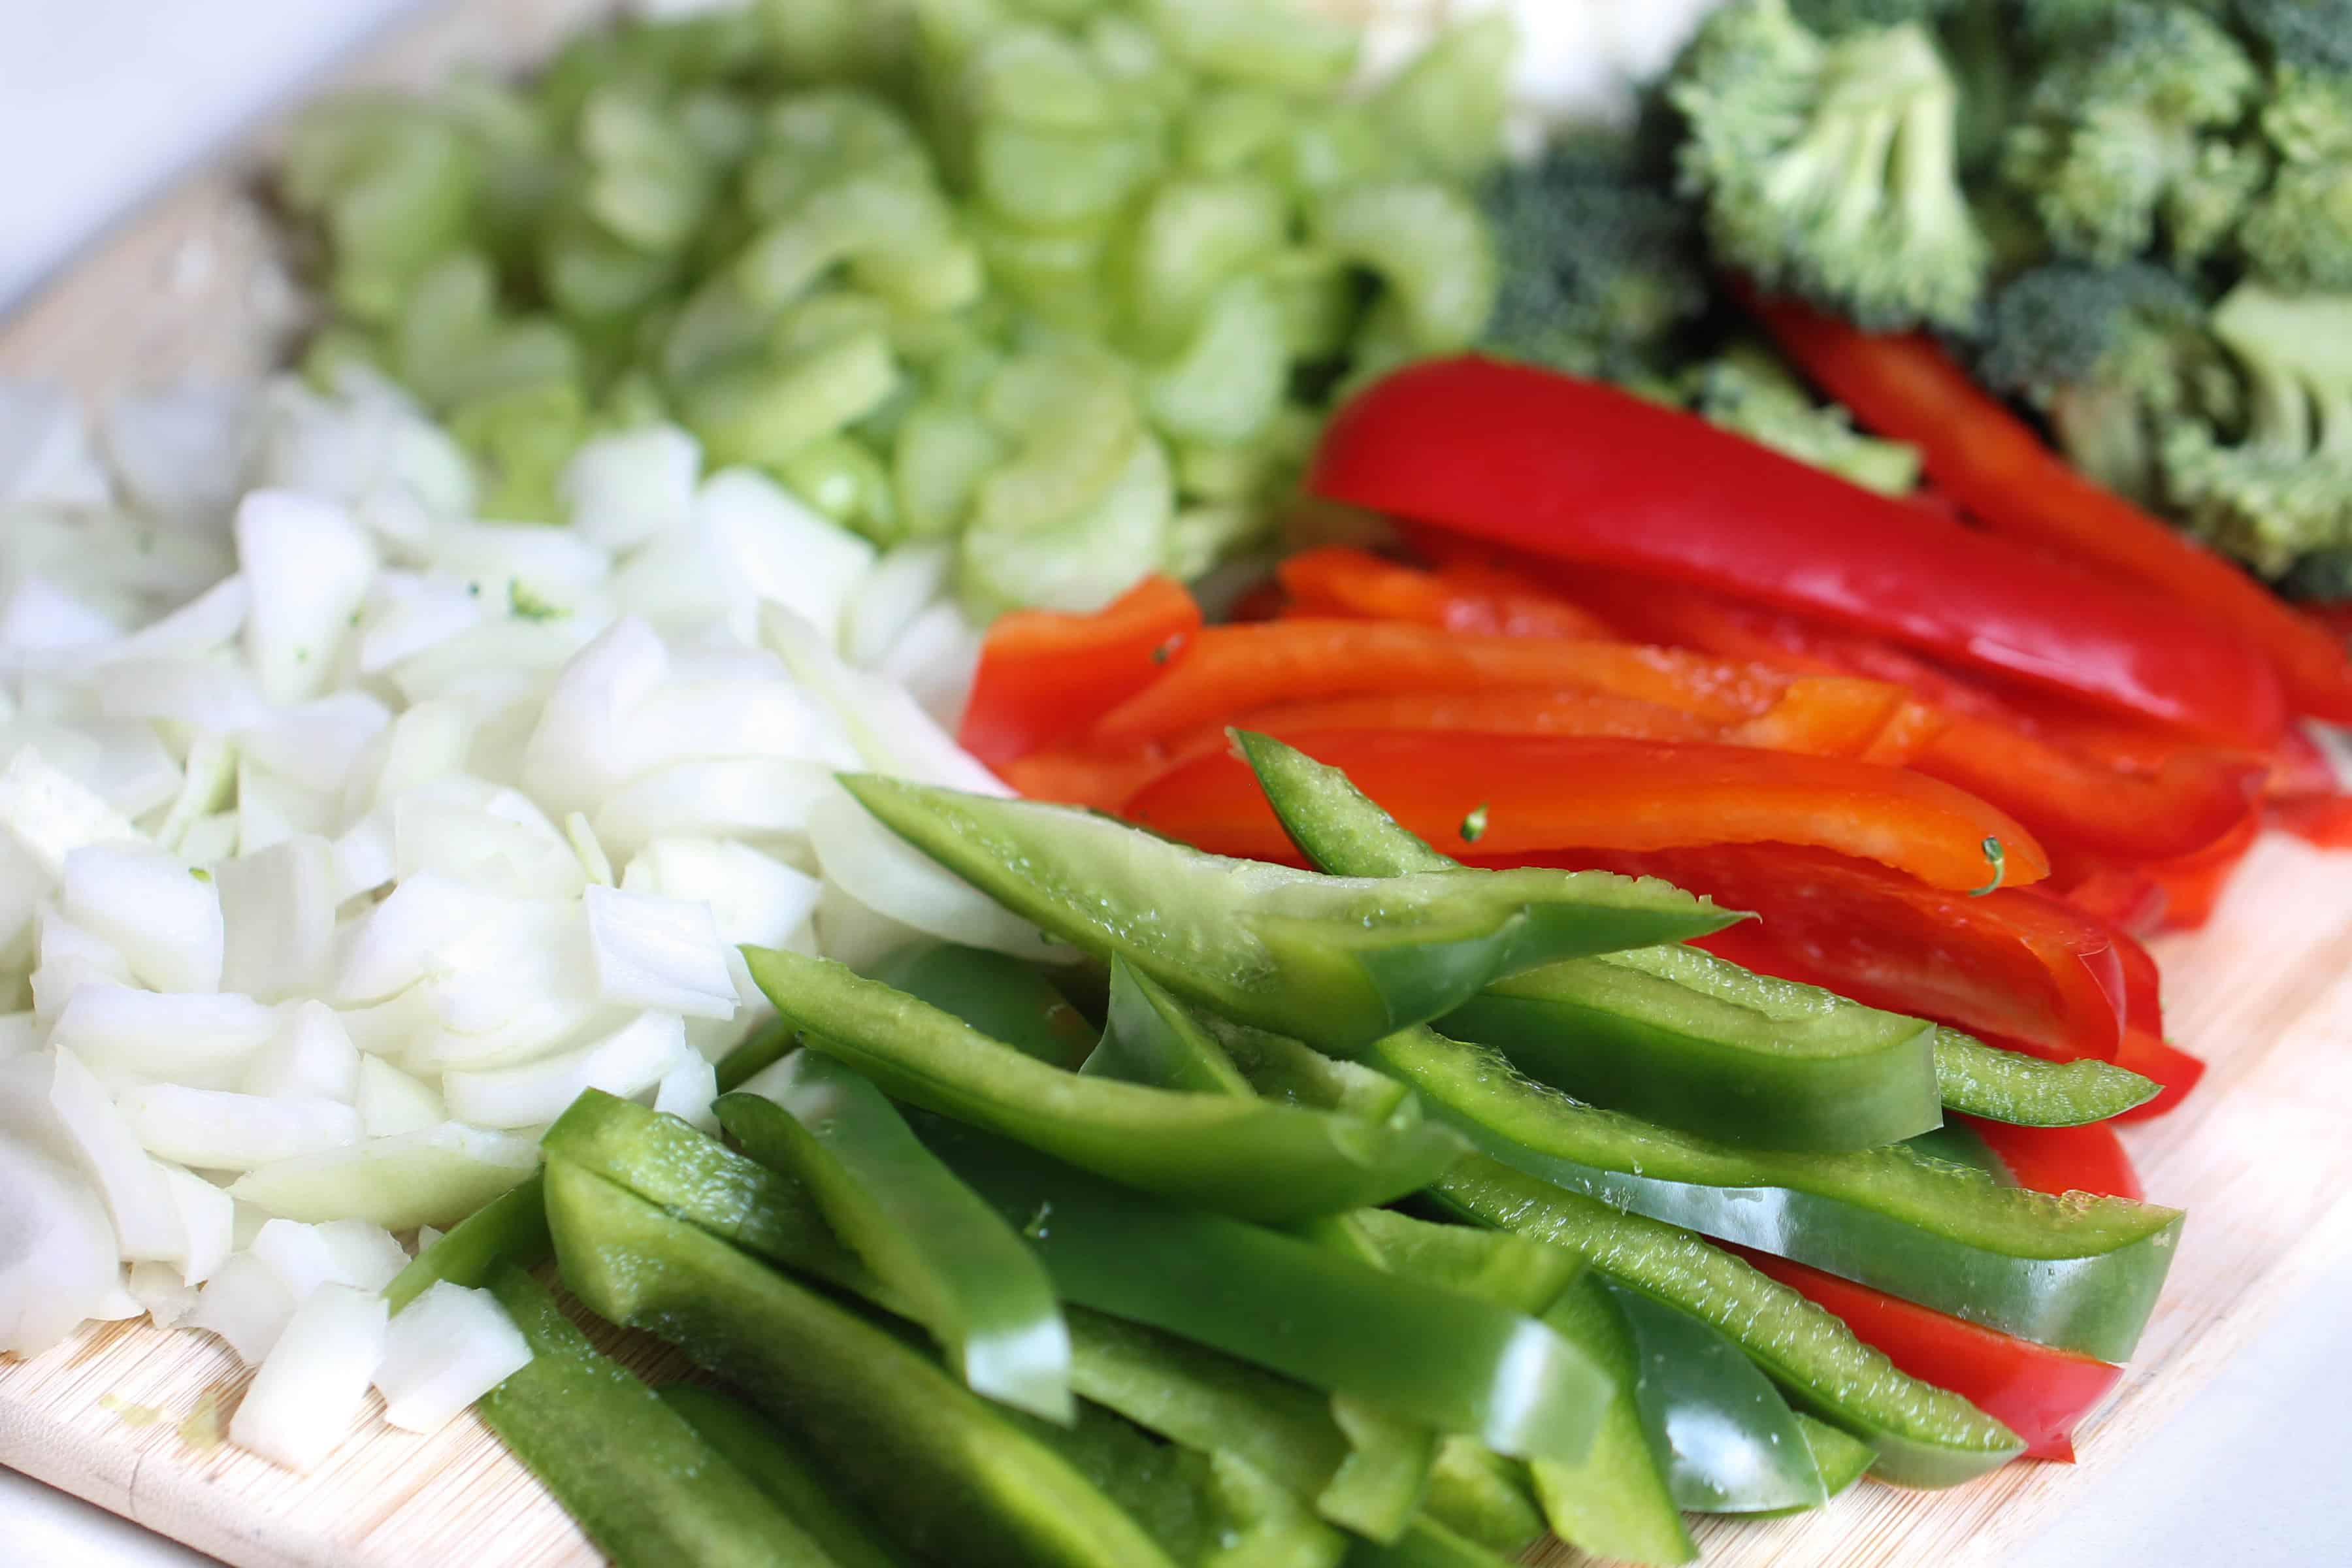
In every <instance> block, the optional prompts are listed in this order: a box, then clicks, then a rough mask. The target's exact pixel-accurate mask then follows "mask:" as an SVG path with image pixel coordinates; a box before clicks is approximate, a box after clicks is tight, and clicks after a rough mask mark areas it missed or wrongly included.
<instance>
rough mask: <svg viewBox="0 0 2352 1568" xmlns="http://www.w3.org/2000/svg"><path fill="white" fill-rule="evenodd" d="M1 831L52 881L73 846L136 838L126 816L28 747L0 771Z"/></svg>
mask: <svg viewBox="0 0 2352 1568" xmlns="http://www.w3.org/2000/svg"><path fill="white" fill-rule="evenodd" d="M0 832H5V833H6V834H7V835H8V836H9V837H11V838H13V839H14V840H15V841H16V847H18V848H20V849H22V850H23V851H24V852H25V854H26V857H27V858H30V859H31V860H32V862H33V864H34V865H35V866H37V867H38V868H40V870H41V872H42V874H43V875H44V876H46V877H47V878H48V879H51V880H52V881H55V880H57V879H59V878H62V877H63V876H64V875H65V869H66V857H67V856H68V855H70V854H72V853H73V852H74V851H75V850H77V849H79V848H82V847H85V846H87V845H91V844H113V843H121V842H122V841H124V840H126V839H136V838H137V837H139V830H138V829H137V828H136V827H133V826H131V821H130V819H129V818H128V817H126V816H123V815H122V814H121V812H119V811H117V810H115V809H114V808H113V807H112V806H110V805H107V804H106V802H105V801H103V800H101V799H100V798H99V797H98V796H97V795H94V794H92V793H91V792H90V791H89V789H88V788H87V787H85V786H84V785H82V784H79V783H77V782H76V781H75V780H74V779H72V778H71V777H69V776H68V775H67V774H66V773H63V772H61V771H60V770H58V769H57V768H54V767H52V766H50V765H49V763H47V761H45V760H44V759H43V758H42V756H41V753H40V752H39V751H38V750H37V749H36V748H34V747H31V746H26V747H25V748H24V749H23V750H22V751H19V752H17V753H16V755H15V756H14V757H12V758H11V759H9V763H8V766H7V768H6V769H5V771H0Z"/></svg>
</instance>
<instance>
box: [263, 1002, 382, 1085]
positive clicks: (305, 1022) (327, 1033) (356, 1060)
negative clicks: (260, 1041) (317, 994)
mask: <svg viewBox="0 0 2352 1568" xmlns="http://www.w3.org/2000/svg"><path fill="white" fill-rule="evenodd" d="M359 1079H360V1048H359V1047H357V1046H355V1045H353V1044H352V1035H351V1031H350V1030H349V1029H346V1028H344V1027H343V1021H342V1020H341V1018H339V1017H337V1016H335V1010H334V1009H333V1008H332V1007H330V1006H328V1005H326V1004H325V1003H324V1002H298V1003H295V1004H294V1005H291V1006H289V1008H287V1009H286V1011H285V1013H284V1015H283V1016H282V1017H281V1018H280V1019H279V1021H278V1033H277V1034H276V1035H274V1036H272V1037H270V1040H269V1043H268V1044H267V1045H265V1046H263V1047H261V1049H260V1050H259V1051H257V1052H256V1053H255V1054H254V1058H253V1060H252V1061H251V1062H249V1063H247V1066H246V1069H245V1081H244V1084H243V1086H242V1087H243V1089H244V1090H245V1092H246V1093H247V1094H257V1095H260V1096H262V1097H264V1098H265V1099H268V1100H341V1101H343V1102H345V1103H346V1104H348V1103H350V1101H351V1099H352V1095H353V1093H355V1092H356V1091H357V1089H359Z"/></svg>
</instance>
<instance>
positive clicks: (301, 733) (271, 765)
mask: <svg viewBox="0 0 2352 1568" xmlns="http://www.w3.org/2000/svg"><path fill="white" fill-rule="evenodd" d="M391 722H392V713H391V710H388V709H387V708H385V707H384V705H383V703H382V702H380V701H378V700H376V699H375V698H373V697H372V696H370V695H368V694H367V693H366V692H364V691H338V692H334V693H332V694H331V695H329V696H326V697H320V698H316V699H313V700H310V701H309V702H299V703H296V704H295V705H294V706H292V707H290V708H280V709H278V710H277V711H276V712H275V713H272V714H271V715H270V716H269V717H268V718H267V719H265V720H263V721H260V722H258V723H256V724H252V725H249V726H247V728H246V729H244V730H243V731H239V732H238V734H237V736H236V746H237V750H238V751H239V752H242V753H243V754H244V756H245V759H246V761H247V762H249V763H253V764H254V765H255V766H256V767H259V768H266V769H268V771H269V772H270V773H273V774H274V775H276V776H277V777H278V778H281V779H284V780H285V781H286V782H287V783H288V784H294V785H296V786H297V787H299V788H300V789H302V790H303V791H305V792H306V793H308V794H311V795H332V796H334V797H336V798H337V799H339V800H340V799H341V795H342V789H343V779H344V777H345V775H346V774H348V773H350V772H351V771H352V763H354V762H356V761H357V760H358V758H359V754H360V753H361V752H362V751H364V750H365V749H366V748H367V745H368V742H371V741H373V740H374V739H375V737H376V736H377V735H379V734H381V733H382V732H383V730H384V728H385V727H386V726H387V725H389V724H390V723H391Z"/></svg>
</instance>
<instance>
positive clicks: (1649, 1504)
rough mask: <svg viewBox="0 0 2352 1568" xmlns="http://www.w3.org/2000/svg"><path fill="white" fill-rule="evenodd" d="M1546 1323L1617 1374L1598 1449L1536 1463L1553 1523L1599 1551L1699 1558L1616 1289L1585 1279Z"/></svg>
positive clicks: (1645, 1559)
mask: <svg viewBox="0 0 2352 1568" xmlns="http://www.w3.org/2000/svg"><path fill="white" fill-rule="evenodd" d="M1544 1321H1546V1322H1549V1323H1550V1324H1551V1325H1552V1326H1553V1327H1554V1328H1556V1329H1558V1330H1559V1331H1561V1332H1562V1333H1564V1334H1567V1335H1569V1336H1570V1337H1571V1338H1573V1339H1574V1340H1575V1342H1577V1343H1578V1344H1580V1345H1583V1346H1584V1347H1585V1348H1586V1349H1587V1350H1588V1351H1589V1352H1591V1353H1592V1355H1593V1356H1594V1358H1595V1359H1596V1360H1597V1361H1599V1362H1600V1363H1601V1366H1602V1367H1603V1368H1604V1369H1605V1370H1606V1371H1607V1372H1608V1373H1609V1374H1610V1378H1611V1381H1612V1384H1614V1385H1615V1393H1614V1394H1612V1395H1611V1397H1610V1401H1609V1408H1608V1410H1607V1411H1606V1412H1605V1413H1603V1415H1601V1427H1600V1430H1599V1431H1597V1432H1596V1433H1594V1434H1593V1438H1592V1451H1591V1453H1590V1454H1587V1455H1586V1456H1585V1457H1584V1458H1583V1460H1582V1461H1581V1462H1580V1463H1578V1464H1574V1465H1558V1464H1548V1463H1543V1462H1540V1461H1539V1462H1538V1463H1537V1464H1535V1465H1533V1466H1530V1467H1529V1471H1530V1479H1532V1480H1533V1481H1534V1482H1535V1489H1536V1500H1537V1501H1538V1503H1539V1504H1540V1505H1541V1506H1542V1508H1543V1516H1544V1520H1545V1522H1547V1523H1549V1525H1550V1526H1551V1528H1552V1532H1553V1533H1554V1534H1556V1535H1558V1536H1559V1538H1560V1539H1561V1540H1562V1541H1565V1542H1568V1543H1569V1544H1570V1545H1571V1546H1573V1547H1575V1548H1576V1549H1577V1550H1578V1551H1580V1552H1587V1553H1589V1554H1591V1555H1592V1556H1594V1557H1613V1558H1622V1559H1624V1560H1625V1561H1627V1562H1632V1563H1654V1564H1658V1565H1659V1568H1670V1565H1672V1564H1676V1563H1688V1562H1691V1561H1692V1560H1694V1559H1695V1558H1696V1557H1697V1556H1698V1548H1697V1547H1696V1546H1695V1545H1693V1544H1692V1542H1691V1538H1690V1532H1689V1531H1687V1530H1685V1528H1684V1527H1683V1516H1682V1510H1680V1509H1679V1508H1677V1507H1676V1506H1675V1496H1674V1492H1673V1490H1672V1489H1670V1488H1669V1487H1668V1486H1667V1484H1666V1472H1665V1467H1664V1464H1663V1463H1662V1462H1661V1460H1660V1458H1659V1454H1658V1450H1657V1449H1656V1448H1655V1447H1653V1446H1652V1439H1651V1436H1650V1429H1649V1426H1648V1425H1647V1424H1646V1423H1645V1422H1644V1421H1643V1408H1642V1405H1641V1404H1640V1402H1639V1400H1638V1399H1637V1398H1636V1397H1635V1387H1636V1384H1638V1383H1639V1381H1640V1378H1641V1373H1642V1363H1641V1358H1640V1355H1639V1352H1637V1351H1636V1350H1635V1347H1634V1340H1633V1329H1632V1327H1631V1326H1630V1325H1629V1324H1628V1323H1627V1322H1626V1321H1625V1314H1624V1312H1623V1311H1622V1310H1621V1309H1620V1307H1619V1306H1618V1303H1617V1298H1616V1293H1615V1292H1614V1291H1613V1290H1612V1289H1611V1288H1610V1287H1609V1285H1608V1283H1607V1282H1606V1281H1604V1280H1602V1279H1601V1278H1599V1276H1598V1275H1589V1276H1587V1277H1585V1278H1583V1279H1579V1280H1577V1281H1576V1282H1575V1283H1574V1284H1573V1285H1571V1286H1570V1288H1569V1289H1567V1290H1566V1291H1564V1292H1563V1293H1562V1294H1561V1296H1560V1299H1559V1300H1558V1301H1555V1302H1554V1303H1552V1308H1551V1310H1550V1311H1549V1312H1547V1313H1545V1314H1544Z"/></svg>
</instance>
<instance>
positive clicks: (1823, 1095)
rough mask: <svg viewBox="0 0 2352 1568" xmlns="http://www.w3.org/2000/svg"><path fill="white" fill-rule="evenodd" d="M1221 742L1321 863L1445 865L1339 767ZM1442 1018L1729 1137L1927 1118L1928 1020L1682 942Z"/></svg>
mask: <svg viewBox="0 0 2352 1568" xmlns="http://www.w3.org/2000/svg"><path fill="white" fill-rule="evenodd" d="M1234 739H1235V741H1236V742H1238V744H1239V745H1240V747H1241V750H1242V753H1243V755H1244V757H1245V758H1246V759H1247V760H1248V762H1249V764H1250V767H1251V770H1252V771H1253V772H1255V773H1256V775H1257V780H1258V784H1259V786H1260V787H1261V788H1262V789H1264V790H1265V797H1266V800H1267V801H1268V803H1269V804H1271V805H1273V807H1274V811H1275V815H1276V816H1277V817H1278V818H1280V820H1281V822H1282V826H1283V830H1284V831H1285V832H1286V833H1287V834H1289V835H1290V837H1291V841H1292V842H1293V843H1295V844H1297V846H1298V847H1299V849H1300V851H1301V852H1302V853H1303V854H1305V855H1306V856H1307V858H1308V859H1309V860H1310V861H1312V862H1314V864H1316V865H1317V866H1318V867H1320V868H1322V869H1324V870H1326V871H1329V872H1332V873H1334V874H1336V875H1339V876H1343V877H1410V876H1425V875H1431V874H1434V873H1436V872H1439V871H1444V870H1446V869H1449V868H1453V867H1455V866H1457V865H1458V864H1459V862H1457V861H1455V860H1454V859H1452V858H1449V857H1447V856H1445V855H1443V854H1441V853H1439V852H1438V851H1437V850H1435V849H1433V848H1431V847H1429V846H1428V845H1427V844H1425V843H1423V841H1422V840H1421V839H1420V838H1419V837H1417V836H1415V835H1414V834H1413V833H1412V832H1411V831H1409V830H1408V829H1406V828H1405V827H1403V826H1400V825H1399V824H1398V822H1397V821H1396V819H1395V818H1393V817H1391V816H1389V814H1388V813H1387V812H1385V811H1383V810H1381V807H1380V806H1379V805H1377V804H1375V803H1374V802H1373V801H1371V800H1370V799H1368V798H1367V797H1366V796H1365V795H1364V794H1363V792H1361V791H1360V790H1359V789H1357V788H1356V786H1355V785H1354V784H1351V783H1349V780H1348V776H1347V775H1346V774H1345V773H1341V772H1340V771H1339V769H1337V768H1332V767H1326V766H1325V765H1324V764H1323V763H1318V762H1317V761H1315V760H1314V759H1313V758H1312V757H1309V756H1307V754H1306V753H1305V752H1300V751H1298V750H1297V749H1296V748H1295V747H1291V746H1286V745H1284V744H1283V743H1282V742H1279V741H1276V740H1274V739H1272V738H1270V737H1268V736H1265V735H1259V734H1251V733H1246V732H1241V733H1236V735H1235V736H1234ZM1443 1027H1444V1030H1445V1032H1446V1033H1448V1034H1450V1035H1453V1036H1455V1037H1458V1038H1462V1039H1470V1040H1477V1041H1479V1042H1481V1043H1483V1044H1486V1045H1490V1046H1493V1047H1496V1048H1497V1049H1499V1050H1501V1051H1502V1052H1503V1053H1504V1054H1505V1055H1506V1056H1507V1057H1509V1058H1511V1060H1512V1062H1513V1063H1514V1064H1515V1065H1517V1067H1518V1068H1519V1069H1520V1070H1521V1071H1522V1072H1525V1073H1526V1074H1528V1076H1529V1077H1530V1078H1534V1079H1538V1080H1540V1081H1542V1082H1544V1083H1549V1084H1551V1085H1554V1086H1555V1087H1557V1088H1559V1089H1566V1090H1568V1091H1569V1092H1570V1094H1573V1095H1576V1096H1577V1097H1578V1098H1580V1099H1582V1100H1590V1101H1591V1102H1593V1103H1594V1104H1597V1105H1609V1106H1615V1107H1618V1108H1619V1109H1622V1110H1627V1111H1630V1112H1633V1114H1635V1115H1638V1116H1642V1117H1643V1118H1645V1119H1647V1120H1649V1121H1657V1122H1661V1123H1663V1124H1664V1125H1666V1126H1669V1127H1680V1128H1684V1129H1686V1130H1688V1131H1694V1132H1704V1133H1706V1134H1707V1135H1708V1136H1710V1137H1715V1138H1719V1139H1721V1140H1723V1141H1724V1142H1730V1143H1739V1144H1743V1145H1748V1144H1752V1145H1757V1146H1760V1147H1766V1148H1781V1149H1805V1150H1818V1151H1824V1152H1826V1151H1835V1150H1844V1149H1870V1148H1875V1147H1876V1146H1878V1145H1879V1144H1882V1143H1892V1142H1897V1141H1899V1140H1901V1139H1905V1138H1908V1137H1910V1136H1911V1135H1912V1134H1913V1133H1916V1132H1922V1131H1926V1130H1927V1129H1928V1128H1930V1127H1933V1126H1935V1125H1937V1122H1938V1121H1941V1120H1942V1116H1943V1112H1942V1110H1941V1106H1940V1101H1939V1096H1938V1095H1937V1086H1936V1064H1935V1058H1934V1056H1933V1053H1932V1050H1931V1047H1930V1040H1931V1035H1932V1030H1931V1029H1930V1026H1928V1025H1927V1024H1925V1023H1922V1022H1921V1021H1919V1020H1917V1019H1916V1018H1904V1017H1900V1016H1896V1015H1895V1014H1892V1013H1882V1012H1880V1011H1878V1010H1877V1009H1876V1008H1873V1007H1864V1006H1862V1005H1859V1004H1856V1003H1852V1002H1847V1001H1844V1000H1843V999H1841V998H1838V997H1835V996H1832V995H1831V994H1829V993H1827V992H1825V991H1821V990H1818V989H1816V988H1814V987H1812V986H1810V985H1793V984H1790V983H1789V982H1787V981H1782V980H1771V979H1767V978H1765V977H1764V976H1761V975H1757V974H1751V973H1748V971H1747V970H1744V969H1741V968H1739V967H1738V965H1737V964H1732V963H1725V962H1724V961H1722V960H1721V959H1718V958H1715V957H1712V956H1710V955H1709V954H1706V953H1704V952H1697V951H1696V950H1694V949H1690V948H1684V947H1651V948H1644V949H1639V950H1635V951H1631V952H1616V953H1610V954H1607V955H1604V956H1595V957H1589V958H1580V959H1569V960H1566V961H1564V962H1560V963H1549V964H1546V965H1544V966H1542V967H1540V968H1535V969H1528V970H1527V971H1525V972H1524V973H1518V974H1515V975H1512V976H1510V977H1508V978H1507V979H1504V980H1500V981H1497V982H1496V983H1495V984H1491V985H1489V986H1488V987H1487V988H1486V991H1485V992H1484V993H1482V994H1479V995H1477V996H1474V997H1471V998H1469V999H1468V1000H1467V1001H1465V1003H1464V1004H1463V1005H1461V1006H1460V1007H1458V1008H1456V1009H1455V1010H1454V1012H1452V1013H1450V1014H1449V1015H1447V1016H1446V1017H1445V1019H1444V1024H1443Z"/></svg>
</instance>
